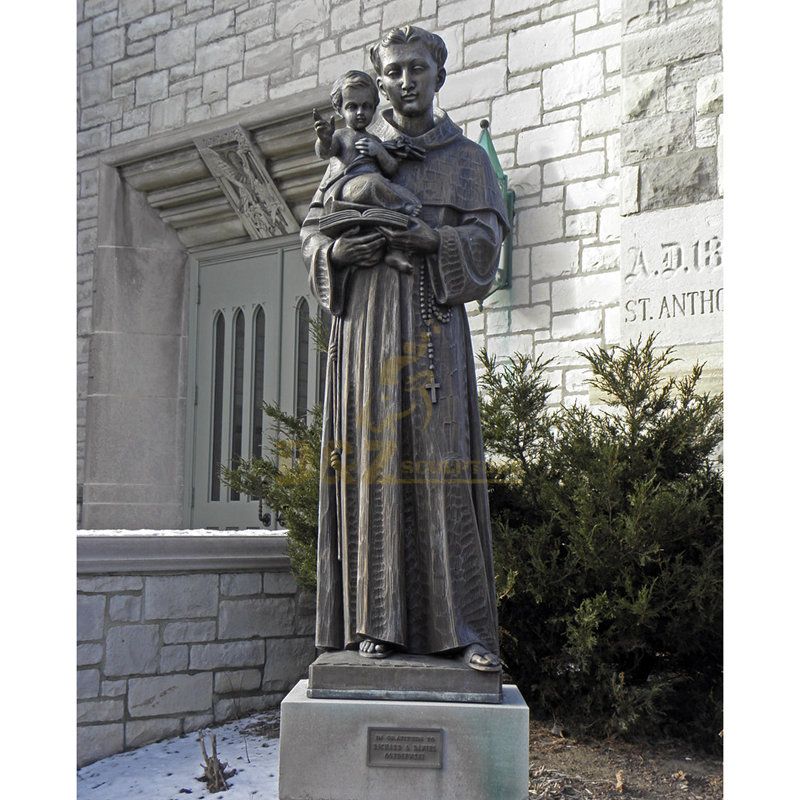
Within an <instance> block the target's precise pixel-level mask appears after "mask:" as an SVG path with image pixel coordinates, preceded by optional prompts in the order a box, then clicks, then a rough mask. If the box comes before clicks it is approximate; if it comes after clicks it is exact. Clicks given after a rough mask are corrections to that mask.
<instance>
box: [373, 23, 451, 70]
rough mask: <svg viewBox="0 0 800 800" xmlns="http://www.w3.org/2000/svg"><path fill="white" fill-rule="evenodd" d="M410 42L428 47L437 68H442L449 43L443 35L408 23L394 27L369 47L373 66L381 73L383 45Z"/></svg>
mask: <svg viewBox="0 0 800 800" xmlns="http://www.w3.org/2000/svg"><path fill="white" fill-rule="evenodd" d="M410 42H419V43H420V44H423V45H425V47H427V48H428V52H429V53H430V54H431V57H432V58H433V60H434V61H435V62H436V69H442V67H444V62H445V61H447V45H446V44H445V43H444V39H442V37H441V36H437V35H436V34H435V33H431V32H430V31H426V30H425V29H424V28H416V27H414V26H413V25H406V26H405V27H403V28H394V29H393V30H391V31H389V33H387V34H386V35H385V36H384V37H383V38H382V39H381V40H380V41H379V42H378V44H375V45H373V46H372V47H370V49H369V57H370V60H371V61H372V66H373V67H374V68H375V72H377V73H378V75H380V74H381V70H382V68H383V65H382V64H381V54H380V50H381V48H382V47H389V46H390V45H393V44H408V43H410Z"/></svg>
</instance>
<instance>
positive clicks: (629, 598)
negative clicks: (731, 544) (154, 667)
mask: <svg viewBox="0 0 800 800" xmlns="http://www.w3.org/2000/svg"><path fill="white" fill-rule="evenodd" d="M581 355H582V357H583V358H585V359H586V361H587V364H588V365H589V367H590V368H591V370H592V378H591V383H592V385H593V386H594V387H595V388H596V389H597V390H598V391H599V392H600V394H601V396H602V397H603V399H604V401H605V402H604V404H603V405H601V406H597V405H595V406H594V407H592V408H588V407H585V406H580V405H576V406H572V407H558V408H554V407H552V406H549V405H548V403H547V399H548V396H549V395H550V393H551V391H552V389H553V387H552V386H551V385H549V383H548V381H547V367H548V362H544V361H542V360H541V359H537V360H533V359H532V358H531V357H530V356H527V355H521V354H517V355H515V356H514V357H512V358H511V359H510V360H509V361H508V362H505V363H503V364H498V363H497V362H496V360H495V359H494V358H490V357H489V356H487V354H486V352H485V351H483V352H481V353H480V354H479V360H480V361H481V363H482V366H483V368H484V369H483V374H482V375H481V377H480V382H481V386H482V394H481V399H480V403H481V419H482V425H483V436H484V444H485V447H486V454H487V471H488V475H489V495H490V501H491V508H492V518H493V519H492V524H493V535H494V552H495V571H496V574H497V591H498V605H499V618H500V636H501V656H502V659H503V662H504V665H505V667H506V669H507V671H508V672H509V674H510V675H511V676H512V677H513V679H514V680H515V681H516V682H517V684H518V685H519V687H520V689H521V690H522V692H523V694H524V695H525V697H526V699H527V700H528V702H529V704H530V705H531V706H532V708H534V710H538V711H539V712H546V713H548V714H552V715H553V717H554V718H555V719H557V720H558V721H559V723H561V724H562V725H566V726H568V728H569V729H570V730H571V731H573V732H574V733H583V734H593V735H608V734H640V733H641V734H648V735H652V734H656V733H660V734H668V735H675V736H679V737H681V738H684V739H690V740H693V741H695V742H696V743H702V744H707V745H710V746H711V747H718V743H719V738H718V736H717V734H718V732H719V731H720V729H721V728H722V719H721V717H722V475H721V469H720V466H719V461H718V458H717V453H718V450H719V447H720V444H721V441H722V399H721V397H718V396H709V395H708V394H705V393H702V392H700V391H699V389H698V384H699V380H700V377H701V375H702V367H700V366H695V367H694V368H693V369H692V370H691V371H690V373H689V374H688V375H687V376H686V377H684V378H680V379H678V378H674V377H666V374H665V373H666V371H667V368H668V367H669V366H670V364H672V363H673V362H674V361H675V359H674V357H673V353H672V351H671V350H670V349H667V350H666V351H662V352H658V351H657V350H656V348H655V342H654V339H653V338H652V337H651V338H649V339H647V340H646V341H645V342H642V341H641V340H640V341H639V342H637V343H632V344H630V345H629V346H627V347H617V348H613V349H611V350H608V351H604V350H600V349H598V350H594V351H589V352H585V353H582V354H581ZM265 410H266V413H267V415H268V416H269V417H270V419H271V420H272V421H273V423H274V424H273V435H272V438H271V440H270V443H269V446H268V448H267V449H266V451H265V453H266V458H265V459H264V460H260V459H257V460H252V461H242V462H240V463H239V464H238V465H236V466H235V467H234V468H233V469H230V470H228V469H223V470H222V474H223V479H224V480H225V481H226V482H227V483H228V484H229V485H230V486H232V487H233V488H235V489H237V490H238V491H239V492H240V493H242V494H248V495H250V496H252V497H257V498H260V499H261V500H262V501H263V503H264V504H266V505H268V506H269V507H271V508H272V509H273V510H274V511H275V512H277V513H278V515H279V520H280V522H281V524H282V525H283V526H285V527H286V528H287V529H288V540H289V557H290V560H291V565H292V571H293V573H294V575H295V576H296V578H297V580H298V582H299V584H300V585H301V586H302V587H303V588H305V589H308V590H311V591H313V590H314V589H315V584H316V544H317V542H316V539H317V518H318V508H317V504H318V490H319V454H320V440H321V409H320V408H319V407H317V408H315V409H314V411H313V412H312V413H311V414H310V415H309V419H308V420H306V419H305V418H296V417H294V416H292V415H290V414H285V413H284V412H282V411H281V410H280V409H279V408H278V407H277V406H274V405H272V406H270V405H266V406H265Z"/></svg>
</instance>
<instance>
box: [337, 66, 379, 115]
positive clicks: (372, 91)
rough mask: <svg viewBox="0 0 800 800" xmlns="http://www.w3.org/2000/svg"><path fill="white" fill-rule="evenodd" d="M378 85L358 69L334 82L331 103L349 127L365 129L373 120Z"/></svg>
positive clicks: (376, 105)
mask: <svg viewBox="0 0 800 800" xmlns="http://www.w3.org/2000/svg"><path fill="white" fill-rule="evenodd" d="M379 99H380V96H379V95H378V87H377V86H375V81H373V80H372V78H371V77H370V76H369V75H367V73H366V72H361V71H360V70H357V69H351V70H350V71H349V72H345V74H344V75H342V76H341V77H339V78H337V79H336V80H335V81H334V82H333V87H332V88H331V105H332V106H333V110H334V111H335V112H336V113H337V114H338V115H339V116H340V117H344V121H345V123H346V125H347V127H348V128H353V129H354V130H363V129H364V128H366V127H367V125H369V123H370V122H371V121H372V117H373V116H374V115H375V109H376V108H377V107H378V101H379Z"/></svg>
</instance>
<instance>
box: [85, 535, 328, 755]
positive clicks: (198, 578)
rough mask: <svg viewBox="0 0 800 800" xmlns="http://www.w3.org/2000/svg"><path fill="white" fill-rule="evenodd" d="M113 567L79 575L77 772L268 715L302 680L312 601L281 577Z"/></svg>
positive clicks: (261, 572) (311, 653) (310, 642)
mask: <svg viewBox="0 0 800 800" xmlns="http://www.w3.org/2000/svg"><path fill="white" fill-rule="evenodd" d="M96 540H97V539H96V537H95V541H96ZM124 566H125V565H124V563H122V562H120V563H117V564H116V565H114V567H113V569H116V570H117V574H90V573H86V572H83V573H81V574H79V576H78V597H77V604H78V605H77V609H78V643H77V663H78V717H77V718H78V763H79V765H82V764H86V763H89V762H91V761H94V760H96V759H98V758H102V757H104V756H106V755H110V754H112V753H118V752H121V751H123V750H129V749H131V748H135V747H139V746H141V745H143V744H147V743H148V742H153V741H156V740H158V739H162V738H165V737H169V736H175V735H179V734H181V733H188V732H190V731H195V730H198V729H199V728H202V727H203V726H205V725H208V724H210V723H214V722H221V721H223V720H226V719H231V718H234V717H238V716H241V715H243V714H246V713H249V712H252V711H260V710H263V709H266V708H271V707H275V706H278V705H279V704H280V701H281V700H282V699H283V697H284V695H285V694H286V692H287V691H288V690H289V689H290V688H291V687H292V686H294V684H295V683H296V682H297V680H299V679H300V678H301V677H303V676H304V675H305V674H306V670H307V666H308V664H310V663H311V661H313V659H314V657H315V648H314V639H313V633H314V609H313V598H310V597H309V596H307V595H305V594H302V593H300V592H298V587H297V584H296V583H295V581H294V579H293V578H292V576H291V574H290V573H289V572H288V571H286V570H285V569H280V570H275V569H268V570H265V569H263V568H262V569H255V570H249V571H243V570H240V569H233V570H231V571H227V570H225V569H224V567H221V566H218V567H217V568H216V569H215V568H214V567H211V566H208V567H207V568H206V569H205V570H193V571H192V572H170V571H169V569H170V566H169V565H168V564H165V563H161V564H160V565H159V564H154V566H155V567H158V569H157V571H156V569H153V570H151V571H148V570H147V569H146V568H145V569H142V568H141V565H140V567H139V569H138V570H137V569H136V567H135V566H134V565H133V564H130V565H129V566H130V567H131V569H130V570H128V571H125V572H120V570H121V569H123V568H124ZM173 568H175V567H173ZM177 569H180V566H177Z"/></svg>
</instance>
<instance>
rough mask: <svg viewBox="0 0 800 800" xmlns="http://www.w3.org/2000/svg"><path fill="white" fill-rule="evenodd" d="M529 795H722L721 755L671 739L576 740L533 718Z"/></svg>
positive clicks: (706, 799) (670, 798) (560, 799)
mask: <svg viewBox="0 0 800 800" xmlns="http://www.w3.org/2000/svg"><path fill="white" fill-rule="evenodd" d="M530 758H531V771H530V798H531V800H610V799H611V798H615V799H616V800H677V798H681V800H722V761H721V760H719V759H715V758H713V757H711V756H707V755H703V754H698V753H696V752H694V751H693V750H692V749H691V748H689V747H688V746H686V745H681V744H679V743H675V742H663V743H661V742H659V743H652V744H640V743H635V744H634V743H629V742H622V741H618V740H606V741H601V742H598V741H576V740H573V739H568V738H563V737H561V736H557V735H555V734H553V733H552V732H551V731H550V729H549V728H548V726H546V725H543V724H542V723H539V722H537V721H535V720H533V719H532V720H531V739H530Z"/></svg>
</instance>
